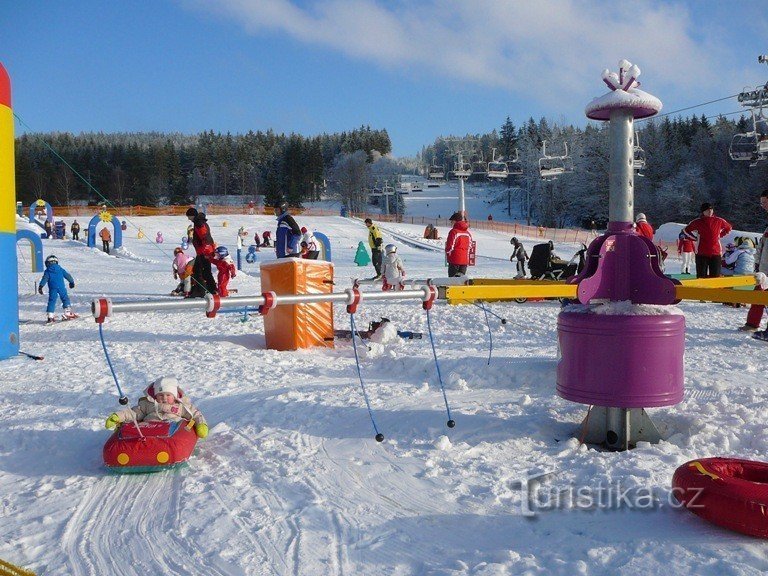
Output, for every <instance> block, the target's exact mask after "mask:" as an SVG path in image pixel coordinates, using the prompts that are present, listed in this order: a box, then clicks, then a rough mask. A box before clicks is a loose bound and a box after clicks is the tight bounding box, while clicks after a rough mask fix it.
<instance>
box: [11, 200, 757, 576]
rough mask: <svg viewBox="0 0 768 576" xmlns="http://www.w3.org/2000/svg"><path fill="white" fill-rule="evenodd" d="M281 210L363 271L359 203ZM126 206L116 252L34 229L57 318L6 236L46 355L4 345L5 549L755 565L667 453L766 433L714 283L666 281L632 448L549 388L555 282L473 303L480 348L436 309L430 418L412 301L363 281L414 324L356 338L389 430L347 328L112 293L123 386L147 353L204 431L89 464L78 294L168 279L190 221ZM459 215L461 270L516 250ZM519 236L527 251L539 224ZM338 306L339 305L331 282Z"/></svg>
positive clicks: (481, 567)
mask: <svg viewBox="0 0 768 576" xmlns="http://www.w3.org/2000/svg"><path fill="white" fill-rule="evenodd" d="M433 197H434V196H433ZM434 198H435V199H433V200H431V201H430V202H429V203H430V204H433V203H436V202H438V200H437V198H436V197H434ZM422 201H423V202H424V203H425V204H426V202H427V201H426V200H422ZM414 202H415V200H414ZM443 202H445V206H446V210H445V213H443V216H445V214H447V213H448V210H451V209H452V208H453V205H452V204H451V203H452V202H455V200H451V199H450V198H449V197H447V194H446V199H445V200H443ZM440 210H441V211H442V207H441V208H440ZM470 210H472V208H471V207H470ZM475 210H476V211H477V212H479V208H476V209H475ZM434 215H436V214H434ZM479 216H480V217H484V215H482V213H479ZM225 220H226V221H227V223H228V226H227V227H223V226H222V224H223V222H224V221H225ZM210 223H211V225H212V231H213V236H214V238H215V240H216V241H217V242H219V243H220V244H225V245H228V246H229V247H230V249H232V248H233V247H234V240H235V234H236V231H237V229H238V227H239V226H241V225H244V226H246V227H247V228H248V229H249V230H250V231H251V232H253V231H256V230H258V231H259V232H260V233H261V231H263V230H266V229H273V227H274V220H273V219H272V218H269V217H263V216H259V217H254V216H240V217H231V216H228V217H223V216H213V217H211V218H210ZM299 223H300V225H305V226H307V227H309V228H314V229H316V230H319V231H322V232H323V233H325V234H327V235H328V236H329V237H330V238H331V240H332V245H333V254H334V265H335V272H336V282H337V285H336V289H337V290H342V289H344V288H347V287H349V286H350V284H351V278H355V277H366V276H371V275H372V274H373V269H372V267H370V266H369V267H367V268H365V269H360V268H358V267H356V266H355V265H354V263H353V259H354V254H355V250H356V248H357V244H358V242H359V241H361V240H365V239H366V233H367V231H366V229H365V227H364V225H363V224H362V223H360V222H357V221H353V220H348V219H342V218H339V217H306V218H304V217H302V218H300V219H299ZM130 225H131V226H141V227H142V228H143V230H144V231H145V232H146V234H147V237H145V238H144V239H141V240H139V239H137V237H136V230H135V228H129V230H128V231H127V232H126V233H125V238H124V242H125V247H124V249H122V250H118V251H116V253H115V255H113V256H107V255H105V254H103V253H102V252H100V251H99V250H96V249H88V248H86V247H85V246H84V245H83V244H82V243H77V242H73V241H68V240H64V241H56V240H46V241H44V251H45V254H46V255H48V254H51V253H55V254H56V255H57V256H58V257H59V260H60V263H61V264H62V266H63V267H64V268H66V269H67V270H68V271H69V272H70V273H72V274H73V276H74V277H75V280H76V282H77V286H76V289H75V290H73V291H71V292H72V297H73V302H74V307H75V309H76V310H77V311H78V312H79V313H80V314H82V315H83V317H82V318H81V319H79V320H75V321H72V322H66V323H58V324H56V325H54V326H45V325H44V324H42V322H43V320H44V318H45V302H46V297H42V296H39V295H37V294H35V293H34V288H33V285H34V282H36V281H37V280H39V274H32V273H31V272H29V251H28V248H27V247H26V245H20V248H19V261H20V264H19V265H20V273H19V284H18V285H19V294H20V316H21V321H22V325H21V349H22V350H24V351H26V352H30V353H33V354H41V355H44V356H45V360H44V361H42V362H35V361H33V360H29V359H26V358H22V357H19V358H18V359H11V360H5V361H2V362H0V382H1V383H2V388H3V395H2V396H0V414H2V416H1V417H0V431H1V432H2V433H1V434H0V506H2V519H3V520H2V522H1V523H0V558H1V559H4V560H6V561H9V562H13V563H14V564H17V565H20V566H24V567H26V568H28V569H31V570H33V571H35V572H36V573H37V574H45V575H74V576H85V575H94V576H97V575H98V576H101V575H104V574H120V575H132V574H137V575H138V574H140V575H142V576H146V575H148V574H195V575H198V574H199V575H257V574H258V575H261V574H265V575H272V574H281V575H282V574H291V575H294V574H295V575H301V576H305V575H329V574H333V575H335V574H344V575H358V574H365V575H393V574H395V575H406V574H407V575H410V574H423V575H430V576H431V575H452V576H453V575H464V574H466V575H469V574H472V575H486V576H487V575H499V574H509V575H512V574H515V575H516V574H563V575H573V574H606V575H609V574H610V575H613V574H658V573H662V572H664V573H669V574H694V573H695V574H699V575H707V574H712V575H714V574H718V575H719V574H745V575H746V574H764V573H766V571H768V544H766V543H765V542H763V541H760V540H756V539H752V538H748V537H745V536H741V535H738V534H735V533H730V532H727V531H724V530H722V529H719V528H717V527H715V526H712V525H710V524H707V523H705V522H703V521H701V520H699V519H698V518H697V517H695V516H694V515H692V514H690V513H689V512H687V511H683V510H679V509H676V508H675V507H673V506H672V505H670V503H669V490H670V481H671V478H672V474H673V472H674V470H675V468H676V467H677V466H679V465H680V464H682V463H683V462H685V461H687V460H690V459H692V458H695V457H706V456H715V455H729V456H738V457H744V458H753V459H765V458H766V456H765V453H766V450H768V431H766V429H765V426H764V421H765V409H766V398H767V393H766V388H765V376H764V370H765V366H766V364H767V363H768V347H766V345H765V344H764V343H761V342H757V341H755V340H753V339H751V338H750V337H749V335H746V334H744V333H741V332H737V331H736V328H737V327H738V326H740V325H742V324H743V323H744V318H745V315H746V312H745V310H744V309H734V308H730V307H726V306H721V305H714V304H702V303H699V302H692V303H689V302H685V303H682V304H680V308H681V309H682V311H683V312H684V313H685V315H686V322H687V326H688V329H687V336H686V356H685V368H686V396H685V400H684V401H683V402H682V403H681V404H679V405H678V406H674V407H669V408H658V409H653V410H651V411H650V413H651V416H652V418H654V420H655V421H656V423H657V425H659V427H660V428H661V429H662V431H663V433H664V435H665V437H666V440H665V441H663V442H662V443H660V444H657V445H648V444H644V445H641V446H639V447H638V448H637V449H635V450H633V451H631V452H627V453H611V452H604V451H601V450H596V449H594V448H590V447H587V446H580V445H579V443H578V441H577V440H576V439H574V434H575V432H576V430H577V426H578V423H579V422H580V421H581V419H582V418H583V417H584V414H585V412H586V407H585V406H582V405H579V404H574V403H571V402H567V401H564V400H562V399H560V398H558V397H557V396H556V395H555V371H556V364H557V346H556V320H557V314H558V311H559V309H560V308H559V304H558V303H557V302H549V301H547V302H528V303H525V304H514V305H512V304H509V305H507V304H492V305H490V309H491V310H492V311H493V312H494V313H496V314H498V315H500V316H503V317H505V318H506V319H507V320H508V322H507V323H506V324H504V325H502V324H501V323H500V321H499V320H498V319H497V318H494V317H491V318H490V329H491V332H492V337H493V351H492V355H491V357H490V362H489V328H488V326H487V325H486V319H485V315H484V312H483V310H482V309H480V308H478V307H475V306H456V307H448V306H446V305H443V304H437V305H436V306H435V308H433V311H432V313H431V314H432V328H433V331H434V338H435V345H436V347H437V353H438V356H439V359H440V368H441V371H442V375H443V379H444V382H445V385H446V389H447V396H448V400H449V402H450V406H451V410H452V415H453V417H454V419H455V420H456V423H457V424H456V427H455V428H454V429H448V428H447V427H446V426H445V423H446V420H447V416H446V412H445V407H444V404H443V397H442V394H441V392H440V387H439V383H438V378H437V373H436V370H435V364H434V360H433V358H432V350H431V348H430V342H429V339H428V337H427V324H426V317H425V313H424V311H423V310H422V309H421V306H420V305H419V304H418V303H415V302H407V303H389V304H386V305H384V304H374V303H365V302H364V303H363V304H362V305H361V308H360V310H359V312H358V314H357V317H356V320H357V323H358V326H362V327H365V326H367V323H368V322H369V321H371V320H378V319H379V318H381V317H382V316H387V317H388V318H390V319H391V320H392V324H393V326H394V327H395V328H397V329H399V330H413V331H417V332H422V333H424V339H422V340H403V339H400V338H398V337H397V336H396V335H393V334H392V331H386V332H384V333H381V335H380V336H379V335H378V334H377V336H379V337H378V338H377V339H376V340H377V341H375V342H372V343H371V345H370V350H366V349H365V348H362V349H361V348H358V349H359V350H360V352H361V371H362V375H363V378H364V380H365V383H366V387H367V389H368V392H369V394H370V397H371V403H372V408H373V411H374V415H375V417H376V421H377V424H378V426H379V428H380V430H381V431H382V432H383V433H384V434H385V436H386V440H385V441H384V442H383V443H381V444H379V443H376V442H375V441H374V439H373V435H374V433H373V430H372V427H371V422H370V420H369V417H368V412H367V410H366V407H365V403H364V401H363V398H362V395H361V392H360V386H359V382H358V380H357V371H356V366H355V359H354V354H353V350H352V344H351V342H349V341H346V340H338V341H337V343H336V348H335V349H313V350H302V351H298V352H277V351H272V350H266V349H265V340H264V335H263V324H262V321H261V320H260V319H259V318H258V317H252V318H251V319H250V320H249V321H248V322H246V323H243V322H241V321H240V319H239V318H238V317H236V316H235V315H219V316H218V317H217V318H216V319H213V320H211V319H207V318H206V317H205V316H204V315H203V314H202V313H194V312H182V313H160V312H157V313H145V314H123V315H116V316H115V317H113V318H111V319H109V320H108V321H107V322H106V323H105V325H104V334H105V338H106V342H107V346H108V347H109V351H110V355H111V358H112V361H113V363H114V365H115V369H116V372H117V374H118V377H119V379H120V383H121V385H122V387H123V390H124V391H125V392H126V393H127V394H128V396H129V397H130V399H131V401H132V402H135V401H136V400H137V399H138V397H139V396H140V395H141V392H142V390H143V389H144V388H145V386H146V385H147V384H148V383H149V382H150V381H151V380H153V379H155V378H157V377H158V376H161V375H173V376H176V377H177V378H179V379H180V381H181V383H182V386H183V387H184V388H185V390H186V391H187V393H188V394H189V395H190V396H191V398H192V399H193V401H194V402H195V403H196V404H197V406H198V407H199V408H200V409H201V410H202V411H203V413H204V414H205V415H206V418H207V419H208V421H209V424H210V426H211V432H210V436H209V437H208V438H207V439H205V440H202V441H200V442H199V443H198V447H197V450H196V452H195V455H194V456H193V458H192V459H191V461H190V464H189V466H188V467H186V468H184V469H181V470H179V471H172V472H163V473H158V474H153V475H140V476H117V475H111V474H109V473H107V472H106V471H105V469H104V468H103V466H102V461H101V449H102V446H103V444H104V442H105V441H106V439H107V438H108V436H109V432H108V431H106V430H105V429H104V419H105V418H106V417H107V416H108V415H109V414H110V413H111V412H112V411H114V410H115V409H117V408H118V404H117V394H116V390H115V386H114V382H113V381H112V377H111V374H110V371H109V368H108V366H107V363H106V360H105V357H104V353H103V351H102V349H101V345H100V342H99V336H98V329H97V325H96V324H95V323H94V322H93V320H92V319H91V318H90V317H88V311H89V303H90V301H91V299H92V298H94V297H99V296H108V297H111V298H113V299H116V300H120V299H141V298H149V297H151V298H171V297H170V296H166V295H167V294H168V292H170V290H172V289H173V288H174V286H175V281H174V280H173V278H172V276H171V254H172V251H173V248H174V246H175V244H174V243H173V239H177V238H181V237H182V235H183V233H184V231H185V229H186V226H187V221H186V219H184V218H182V217H148V218H133V219H130ZM383 228H384V229H385V231H386V230H388V231H389V232H386V233H385V242H388V241H390V240H391V239H392V236H391V235H390V232H394V233H397V234H398V235H410V236H412V237H413V238H414V240H417V241H418V239H419V238H420V237H421V234H422V232H423V226H411V225H406V224H397V225H385V226H383ZM157 231H162V232H163V235H164V237H165V239H166V243H165V244H163V245H161V246H159V247H158V246H157V245H155V244H154V243H153V242H152V241H151V240H152V239H154V237H155V233H156V232H157ZM440 233H441V236H443V237H444V236H445V234H446V233H447V230H446V229H441V230H440ZM475 238H476V240H477V243H478V255H479V256H480V257H479V258H478V265H477V266H476V267H475V269H471V273H472V275H474V276H478V277H480V276H484V277H489V276H494V277H509V276H512V275H513V274H514V267H513V264H512V263H510V262H508V261H507V259H508V257H509V253H510V246H509V238H508V237H507V236H502V235H500V234H496V233H493V232H478V233H476V234H475ZM396 243H397V242H396ZM398 244H399V246H400V249H399V252H400V254H401V256H402V257H403V258H404V260H405V265H406V268H407V271H408V276H409V277H412V278H413V277H433V276H440V275H442V274H444V272H445V267H444V263H443V254H442V252H441V251H432V250H422V249H417V248H413V247H409V246H406V245H403V244H401V243H398ZM437 244H438V245H439V244H440V243H439V242H438V243H437ZM525 244H526V248H527V249H528V251H529V252H530V249H531V247H532V245H533V241H532V240H531V241H526V242H525ZM577 248H578V246H575V245H566V244H559V245H558V246H557V251H558V253H560V254H561V255H563V256H565V257H566V258H568V257H570V256H571V255H572V254H573V253H574V252H575V251H576V250H577ZM261 256H262V257H263V258H264V259H271V258H273V255H272V254H269V253H265V252H262V253H261ZM675 257H676V255H675V254H670V260H668V269H669V270H670V271H672V272H676V271H677V270H678V269H679V260H676V258H675ZM245 266H246V270H245V272H246V273H243V274H238V276H237V278H235V279H234V280H233V281H232V283H231V284H230V286H231V287H234V288H237V289H238V290H239V294H240V295H242V294H256V293H260V281H259V272H258V265H253V266H250V267H249V266H248V265H245ZM335 323H336V327H337V328H341V329H346V328H349V316H348V315H347V314H346V312H345V310H344V308H343V307H341V306H337V307H336V309H335ZM542 473H551V474H549V475H548V476H546V477H545V478H542V479H541V488H542V491H541V492H540V493H539V494H540V495H542V494H543V495H544V496H541V497H542V499H543V504H542V506H540V507H539V508H540V509H534V510H533V511H529V509H528V507H527V506H523V491H522V490H521V482H522V483H523V484H524V485H526V486H527V479H528V478H530V477H532V476H535V475H538V474H542ZM579 487H581V488H586V489H587V490H588V491H591V493H592V494H604V495H605V497H606V498H608V499H609V500H610V501H609V502H608V505H607V506H605V507H604V508H599V509H592V510H585V509H583V508H582V507H581V506H580V505H579V504H578V503H576V502H573V501H569V499H568V498H562V499H561V502H560V503H559V505H558V504H557V502H556V500H555V498H554V496H553V494H554V493H555V492H557V491H561V492H559V493H561V494H566V495H567V494H568V493H569V491H572V490H575V489H576V488H579ZM626 490H630V491H632V493H635V492H638V491H642V490H648V491H650V492H651V493H652V495H653V502H654V503H653V506H652V507H651V508H650V509H638V508H636V507H633V506H632V503H633V502H632V498H631V497H630V498H626V499H622V498H618V497H616V496H617V494H618V493H620V492H621V493H624V492H625V491H626ZM546 495H548V496H546ZM611 495H613V496H611ZM611 498H613V500H611ZM541 508H547V509H541ZM531 513H532V514H533V515H532V516H530V515H529V514H531Z"/></svg>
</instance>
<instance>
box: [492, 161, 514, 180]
mask: <svg viewBox="0 0 768 576" xmlns="http://www.w3.org/2000/svg"><path fill="white" fill-rule="evenodd" d="M486 176H487V177H488V178H490V179H493V180H504V179H506V177H507V176H509V172H508V171H507V163H506V162H502V161H496V162H488V173H487V174H486Z"/></svg>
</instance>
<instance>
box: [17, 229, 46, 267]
mask: <svg viewBox="0 0 768 576" xmlns="http://www.w3.org/2000/svg"><path fill="white" fill-rule="evenodd" d="M20 240H29V243H30V245H31V248H32V257H31V260H32V272H42V271H43V242H42V240H40V235H39V234H36V233H34V232H32V231H31V230H17V231H16V242H19V241H20Z"/></svg>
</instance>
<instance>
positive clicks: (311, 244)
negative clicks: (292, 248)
mask: <svg viewBox="0 0 768 576" xmlns="http://www.w3.org/2000/svg"><path fill="white" fill-rule="evenodd" d="M305 243H306V245H307V251H306V255H304V253H302V255H301V257H302V258H309V259H310V260H317V257H318V256H319V255H320V250H318V249H317V240H316V239H315V235H314V234H312V232H310V231H309V230H307V228H306V227H305V226H302V227H301V244H300V245H301V246H303V245H304V244H305Z"/></svg>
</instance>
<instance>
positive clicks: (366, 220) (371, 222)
mask: <svg viewBox="0 0 768 576" xmlns="http://www.w3.org/2000/svg"><path fill="white" fill-rule="evenodd" d="M363 222H365V223H366V224H373V220H371V219H370V218H366V219H365V220H363Z"/></svg>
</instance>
